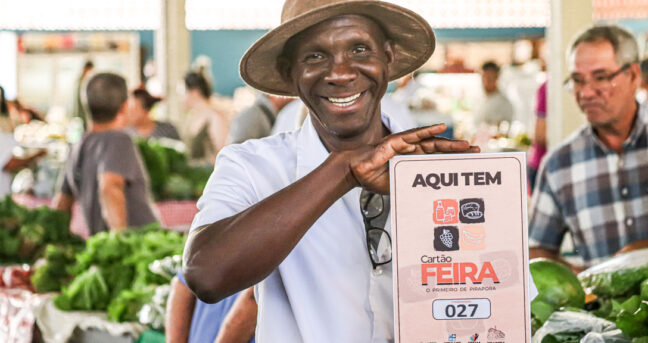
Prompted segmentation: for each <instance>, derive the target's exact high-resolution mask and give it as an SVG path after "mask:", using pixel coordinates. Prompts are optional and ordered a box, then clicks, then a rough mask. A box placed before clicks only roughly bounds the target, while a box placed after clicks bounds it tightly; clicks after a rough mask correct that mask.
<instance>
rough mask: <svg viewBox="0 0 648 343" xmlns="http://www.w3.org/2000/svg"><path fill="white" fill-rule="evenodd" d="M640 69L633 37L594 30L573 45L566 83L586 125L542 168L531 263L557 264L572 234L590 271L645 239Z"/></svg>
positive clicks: (647, 198) (645, 146)
mask: <svg viewBox="0 0 648 343" xmlns="http://www.w3.org/2000/svg"><path fill="white" fill-rule="evenodd" d="M638 62H639V53H638V48H637V42H636V41H635V38H634V37H633V36H632V34H630V33H629V32H627V31H626V30H624V29H621V28H619V27H616V26H595V27H591V28H589V29H588V30H586V31H585V32H583V33H581V34H580V35H579V36H578V37H577V38H576V39H575V40H574V42H573V43H572V44H571V48H570V53H569V70H570V75H569V78H568V79H567V80H566V84H567V85H568V86H569V87H570V89H571V90H572V91H573V93H574V97H575V98H576V102H577V103H578V105H579V107H580V109H581V110H582V111H583V112H584V113H585V116H586V118H587V121H588V124H587V125H586V126H585V127H583V128H582V129H581V130H580V131H578V132H576V133H575V134H573V135H572V136H571V137H570V138H568V139H567V141H565V142H564V143H563V144H562V145H560V146H559V147H558V148H557V149H555V150H554V151H551V152H550V153H549V154H548V155H547V157H546V158H545V159H544V161H543V162H542V166H541V167H540V173H539V180H538V182H537V188H536V189H535V192H534V194H533V200H532V204H533V208H532V211H531V216H530V224H529V229H530V241H529V246H530V248H531V249H530V255H531V257H540V256H544V257H549V258H552V259H557V260H560V259H561V257H560V255H559V249H560V246H561V243H562V240H563V237H564V236H565V234H566V233H567V232H570V233H571V234H572V236H573V239H574V246H575V249H576V251H577V252H578V254H579V255H580V257H582V259H583V261H584V264H585V266H590V265H593V264H596V263H599V262H601V261H602V260H604V259H605V258H607V257H609V256H612V255H614V254H615V253H616V252H618V251H619V250H621V249H622V248H623V247H624V246H626V245H628V244H630V243H633V242H636V241H640V240H646V239H648V230H646V227H648V207H647V206H645V204H646V203H647V202H648V193H647V192H646V175H648V126H647V121H648V113H647V111H648V108H646V105H645V104H638V103H637V102H636V100H635V92H636V91H637V88H638V87H639V84H640V83H641V71H640V69H639V64H638ZM573 268H574V269H576V270H578V269H580V268H578V267H573Z"/></svg>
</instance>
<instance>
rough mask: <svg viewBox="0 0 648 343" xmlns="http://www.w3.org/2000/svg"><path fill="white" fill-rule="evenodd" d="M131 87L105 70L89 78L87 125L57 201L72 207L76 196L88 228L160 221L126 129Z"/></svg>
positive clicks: (67, 208)
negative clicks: (128, 87) (88, 117)
mask: <svg viewBox="0 0 648 343" xmlns="http://www.w3.org/2000/svg"><path fill="white" fill-rule="evenodd" d="M127 98H128V90H127V88H126V81H125V80H124V78H122V77H121V76H119V75H116V74H111V73H101V74H96V75H95V76H93V77H92V78H91V79H90V80H89V81H88V83H87V87H86V99H87V106H88V110H89V111H90V121H89V122H88V124H89V127H88V128H89V130H88V131H87V132H86V133H85V134H84V136H83V138H82V139H81V141H80V142H79V143H77V144H76V145H75V146H74V147H73V148H72V151H71V153H70V156H69V158H68V161H67V164H66V166H65V168H64V171H63V185H62V186H61V190H60V192H59V193H58V194H57V195H56V196H55V198H54V206H55V207H56V208H57V209H59V210H63V211H66V212H68V213H69V212H71V209H72V205H73V204H74V201H75V200H78V201H79V202H80V203H81V210H82V212H83V216H84V218H85V220H86V224H87V227H88V228H89V229H90V234H91V235H92V234H95V233H97V232H101V231H108V230H110V231H123V230H125V229H126V228H134V227H140V226H143V225H146V224H150V223H153V222H156V221H157V219H156V216H155V214H154V210H153V203H152V196H151V193H150V186H149V181H148V177H147V174H146V171H145V169H144V166H143V164H142V160H141V158H140V156H139V153H138V151H137V150H136V148H135V145H134V144H133V141H132V140H131V138H130V136H129V135H128V134H127V133H125V132H124V131H123V130H122V129H123V128H124V126H125V122H126V120H125V116H126V115H127V114H126V112H127V101H126V100H127Z"/></svg>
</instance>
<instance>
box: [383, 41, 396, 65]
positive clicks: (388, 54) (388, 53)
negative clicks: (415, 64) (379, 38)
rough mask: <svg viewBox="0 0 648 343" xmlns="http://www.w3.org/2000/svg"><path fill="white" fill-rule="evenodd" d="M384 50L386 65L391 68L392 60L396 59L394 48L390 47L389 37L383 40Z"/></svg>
mask: <svg viewBox="0 0 648 343" xmlns="http://www.w3.org/2000/svg"><path fill="white" fill-rule="evenodd" d="M384 50H385V57H386V58H387V65H388V66H389V69H390V70H391V68H392V66H393V65H394V61H395V60H396V57H395V56H394V49H393V47H392V42H391V41H390V40H389V39H386V40H385V44H384Z"/></svg>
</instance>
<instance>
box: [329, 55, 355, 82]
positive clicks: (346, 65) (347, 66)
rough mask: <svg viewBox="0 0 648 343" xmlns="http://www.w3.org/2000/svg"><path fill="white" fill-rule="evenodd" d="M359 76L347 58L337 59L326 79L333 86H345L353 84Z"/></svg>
mask: <svg viewBox="0 0 648 343" xmlns="http://www.w3.org/2000/svg"><path fill="white" fill-rule="evenodd" d="M357 76H358V74H357V72H356V71H355V69H354V68H353V66H352V65H351V63H350V61H349V60H348V59H346V58H340V57H338V58H335V59H334V60H333V63H332V64H331V68H330V70H329V72H328V75H326V77H325V78H324V80H325V81H326V82H328V83H329V84H331V85H336V86H339V85H345V84H348V83H350V82H353V81H354V80H355V79H356V77H357Z"/></svg>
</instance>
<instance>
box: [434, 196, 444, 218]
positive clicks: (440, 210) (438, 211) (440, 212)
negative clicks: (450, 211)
mask: <svg viewBox="0 0 648 343" xmlns="http://www.w3.org/2000/svg"><path fill="white" fill-rule="evenodd" d="M435 217H436V220H437V221H441V222H443V221H445V210H444V208H443V203H442V202H441V200H439V201H437V207H436V212H435Z"/></svg>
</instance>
